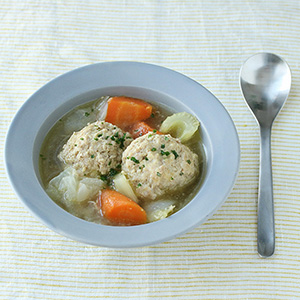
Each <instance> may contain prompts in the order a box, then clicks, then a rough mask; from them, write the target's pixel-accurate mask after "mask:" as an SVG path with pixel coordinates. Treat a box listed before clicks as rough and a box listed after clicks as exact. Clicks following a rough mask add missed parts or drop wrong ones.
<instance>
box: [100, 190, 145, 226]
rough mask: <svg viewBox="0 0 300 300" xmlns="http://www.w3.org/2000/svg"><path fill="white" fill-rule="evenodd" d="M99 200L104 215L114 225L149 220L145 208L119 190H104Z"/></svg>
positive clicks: (132, 223)
mask: <svg viewBox="0 0 300 300" xmlns="http://www.w3.org/2000/svg"><path fill="white" fill-rule="evenodd" d="M99 202H100V207H101V211H102V214H103V216H104V217H105V218H106V219H107V220H108V221H110V222H112V223H113V224H114V225H140V224H145V223H146V222H147V215H146V212H145V211H144V209H143V208H142V207H140V206H139V205H138V204H137V203H135V202H134V201H133V200H131V199H129V198H128V197H126V196H124V195H122V194H121V193H119V192H117V191H114V190H110V189H104V190H102V191H101V193H100V196H99Z"/></svg>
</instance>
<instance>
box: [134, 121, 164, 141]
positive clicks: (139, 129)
mask: <svg viewBox="0 0 300 300" xmlns="http://www.w3.org/2000/svg"><path fill="white" fill-rule="evenodd" d="M129 132H130V134H131V136H132V137H133V138H134V139H136V138H137V137H139V136H142V135H144V134H147V133H148V132H154V133H158V134H162V133H161V132H159V131H158V130H156V129H154V128H153V127H151V126H149V125H148V124H146V123H145V122H137V123H135V124H134V125H133V126H132V127H130V129H129Z"/></svg>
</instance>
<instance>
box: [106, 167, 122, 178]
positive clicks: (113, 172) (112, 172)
mask: <svg viewBox="0 0 300 300" xmlns="http://www.w3.org/2000/svg"><path fill="white" fill-rule="evenodd" d="M118 173H119V172H118V171H117V170H116V169H113V168H111V169H110V170H109V173H108V176H109V177H114V176H115V175H117V174H118Z"/></svg>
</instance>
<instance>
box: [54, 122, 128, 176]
mask: <svg viewBox="0 0 300 300" xmlns="http://www.w3.org/2000/svg"><path fill="white" fill-rule="evenodd" d="M131 141H132V137H131V136H130V134H129V133H127V132H124V131H122V130H121V129H120V128H118V127H117V126H114V125H112V124H111V123H107V122H104V121H97V122H95V123H91V124H89V125H87V126H85V127H84V128H83V129H81V130H80V131H78V132H74V133H73V134H72V136H71V137H70V138H69V140H68V141H67V143H66V144H65V145H64V146H63V149H62V151H61V152H60V153H59V155H58V158H59V159H60V160H61V161H63V162H64V163H65V164H66V165H71V166H73V167H74V168H75V169H76V171H77V173H78V174H79V175H80V176H88V177H95V176H97V175H106V174H108V173H109V172H110V170H111V169H115V168H117V169H118V168H120V167H121V161H122V153H123V151H124V150H125V149H126V147H127V146H128V145H129V144H130V143H131Z"/></svg>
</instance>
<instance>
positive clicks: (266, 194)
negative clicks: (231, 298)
mask: <svg viewBox="0 0 300 300" xmlns="http://www.w3.org/2000/svg"><path fill="white" fill-rule="evenodd" d="M260 138H261V144H260V170H259V190H258V208H257V248H258V253H259V255H260V256H262V257H268V256H271V255H272V254H273V253H274V250H275V226H274V203H273V180H272V159H271V127H270V128H268V127H261V129H260Z"/></svg>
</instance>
